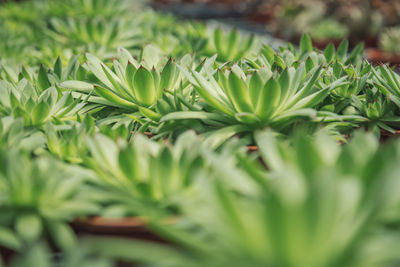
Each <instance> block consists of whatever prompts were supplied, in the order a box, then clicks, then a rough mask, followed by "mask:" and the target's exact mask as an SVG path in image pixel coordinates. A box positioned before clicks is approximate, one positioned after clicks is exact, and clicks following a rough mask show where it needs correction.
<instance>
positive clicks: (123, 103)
mask: <svg viewBox="0 0 400 267" xmlns="http://www.w3.org/2000/svg"><path fill="white" fill-rule="evenodd" d="M94 91H95V92H96V94H97V95H99V96H101V97H103V98H105V99H107V100H108V101H110V102H112V103H114V104H116V105H117V106H119V107H123V108H128V109H132V110H137V106H136V105H135V104H134V103H132V102H129V101H127V100H125V99H123V98H121V97H119V96H117V95H116V94H114V93H113V92H112V91H110V90H108V89H106V88H103V87H100V86H95V87H94Z"/></svg>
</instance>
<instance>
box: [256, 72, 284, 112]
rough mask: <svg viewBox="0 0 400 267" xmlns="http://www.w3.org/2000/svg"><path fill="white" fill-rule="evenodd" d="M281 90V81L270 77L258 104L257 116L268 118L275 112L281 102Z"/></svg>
mask: <svg viewBox="0 0 400 267" xmlns="http://www.w3.org/2000/svg"><path fill="white" fill-rule="evenodd" d="M280 91H281V88H280V86H279V83H278V82H277V81H276V80H275V79H270V80H269V81H268V82H267V83H266V84H265V86H264V88H263V90H262V92H261V94H260V97H259V101H258V104H257V109H256V114H257V116H259V117H260V118H261V119H266V118H268V117H269V116H271V115H272V114H273V113H274V111H275V109H276V107H277V105H278V103H279V98H280Z"/></svg>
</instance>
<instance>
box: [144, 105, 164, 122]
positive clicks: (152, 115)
mask: <svg viewBox="0 0 400 267" xmlns="http://www.w3.org/2000/svg"><path fill="white" fill-rule="evenodd" d="M139 111H140V113H141V114H142V115H143V116H145V117H147V118H149V119H150V120H153V121H160V119H161V117H162V116H161V114H158V113H156V112H154V111H153V110H151V109H148V108H145V107H139Z"/></svg>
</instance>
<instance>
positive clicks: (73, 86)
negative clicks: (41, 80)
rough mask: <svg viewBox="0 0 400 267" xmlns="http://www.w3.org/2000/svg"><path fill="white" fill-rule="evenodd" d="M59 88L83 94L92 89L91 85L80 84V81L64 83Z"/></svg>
mask: <svg viewBox="0 0 400 267" xmlns="http://www.w3.org/2000/svg"><path fill="white" fill-rule="evenodd" d="M60 87H62V88H65V89H69V90H73V91H78V92H85V93H90V92H92V91H93V89H94V86H93V84H90V83H87V82H82V81H75V80H70V81H64V82H62V83H60Z"/></svg>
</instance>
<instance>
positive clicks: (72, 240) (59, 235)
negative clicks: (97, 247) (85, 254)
mask: <svg viewBox="0 0 400 267" xmlns="http://www.w3.org/2000/svg"><path fill="white" fill-rule="evenodd" d="M48 229H49V230H50V233H51V237H52V239H53V240H54V241H55V243H56V245H57V246H58V247H59V248H61V249H62V251H64V252H68V251H71V250H73V249H74V248H75V247H76V245H77V239H76V236H75V233H74V231H73V230H72V229H71V227H70V226H69V225H68V224H65V223H60V222H53V223H50V224H49V225H48Z"/></svg>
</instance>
